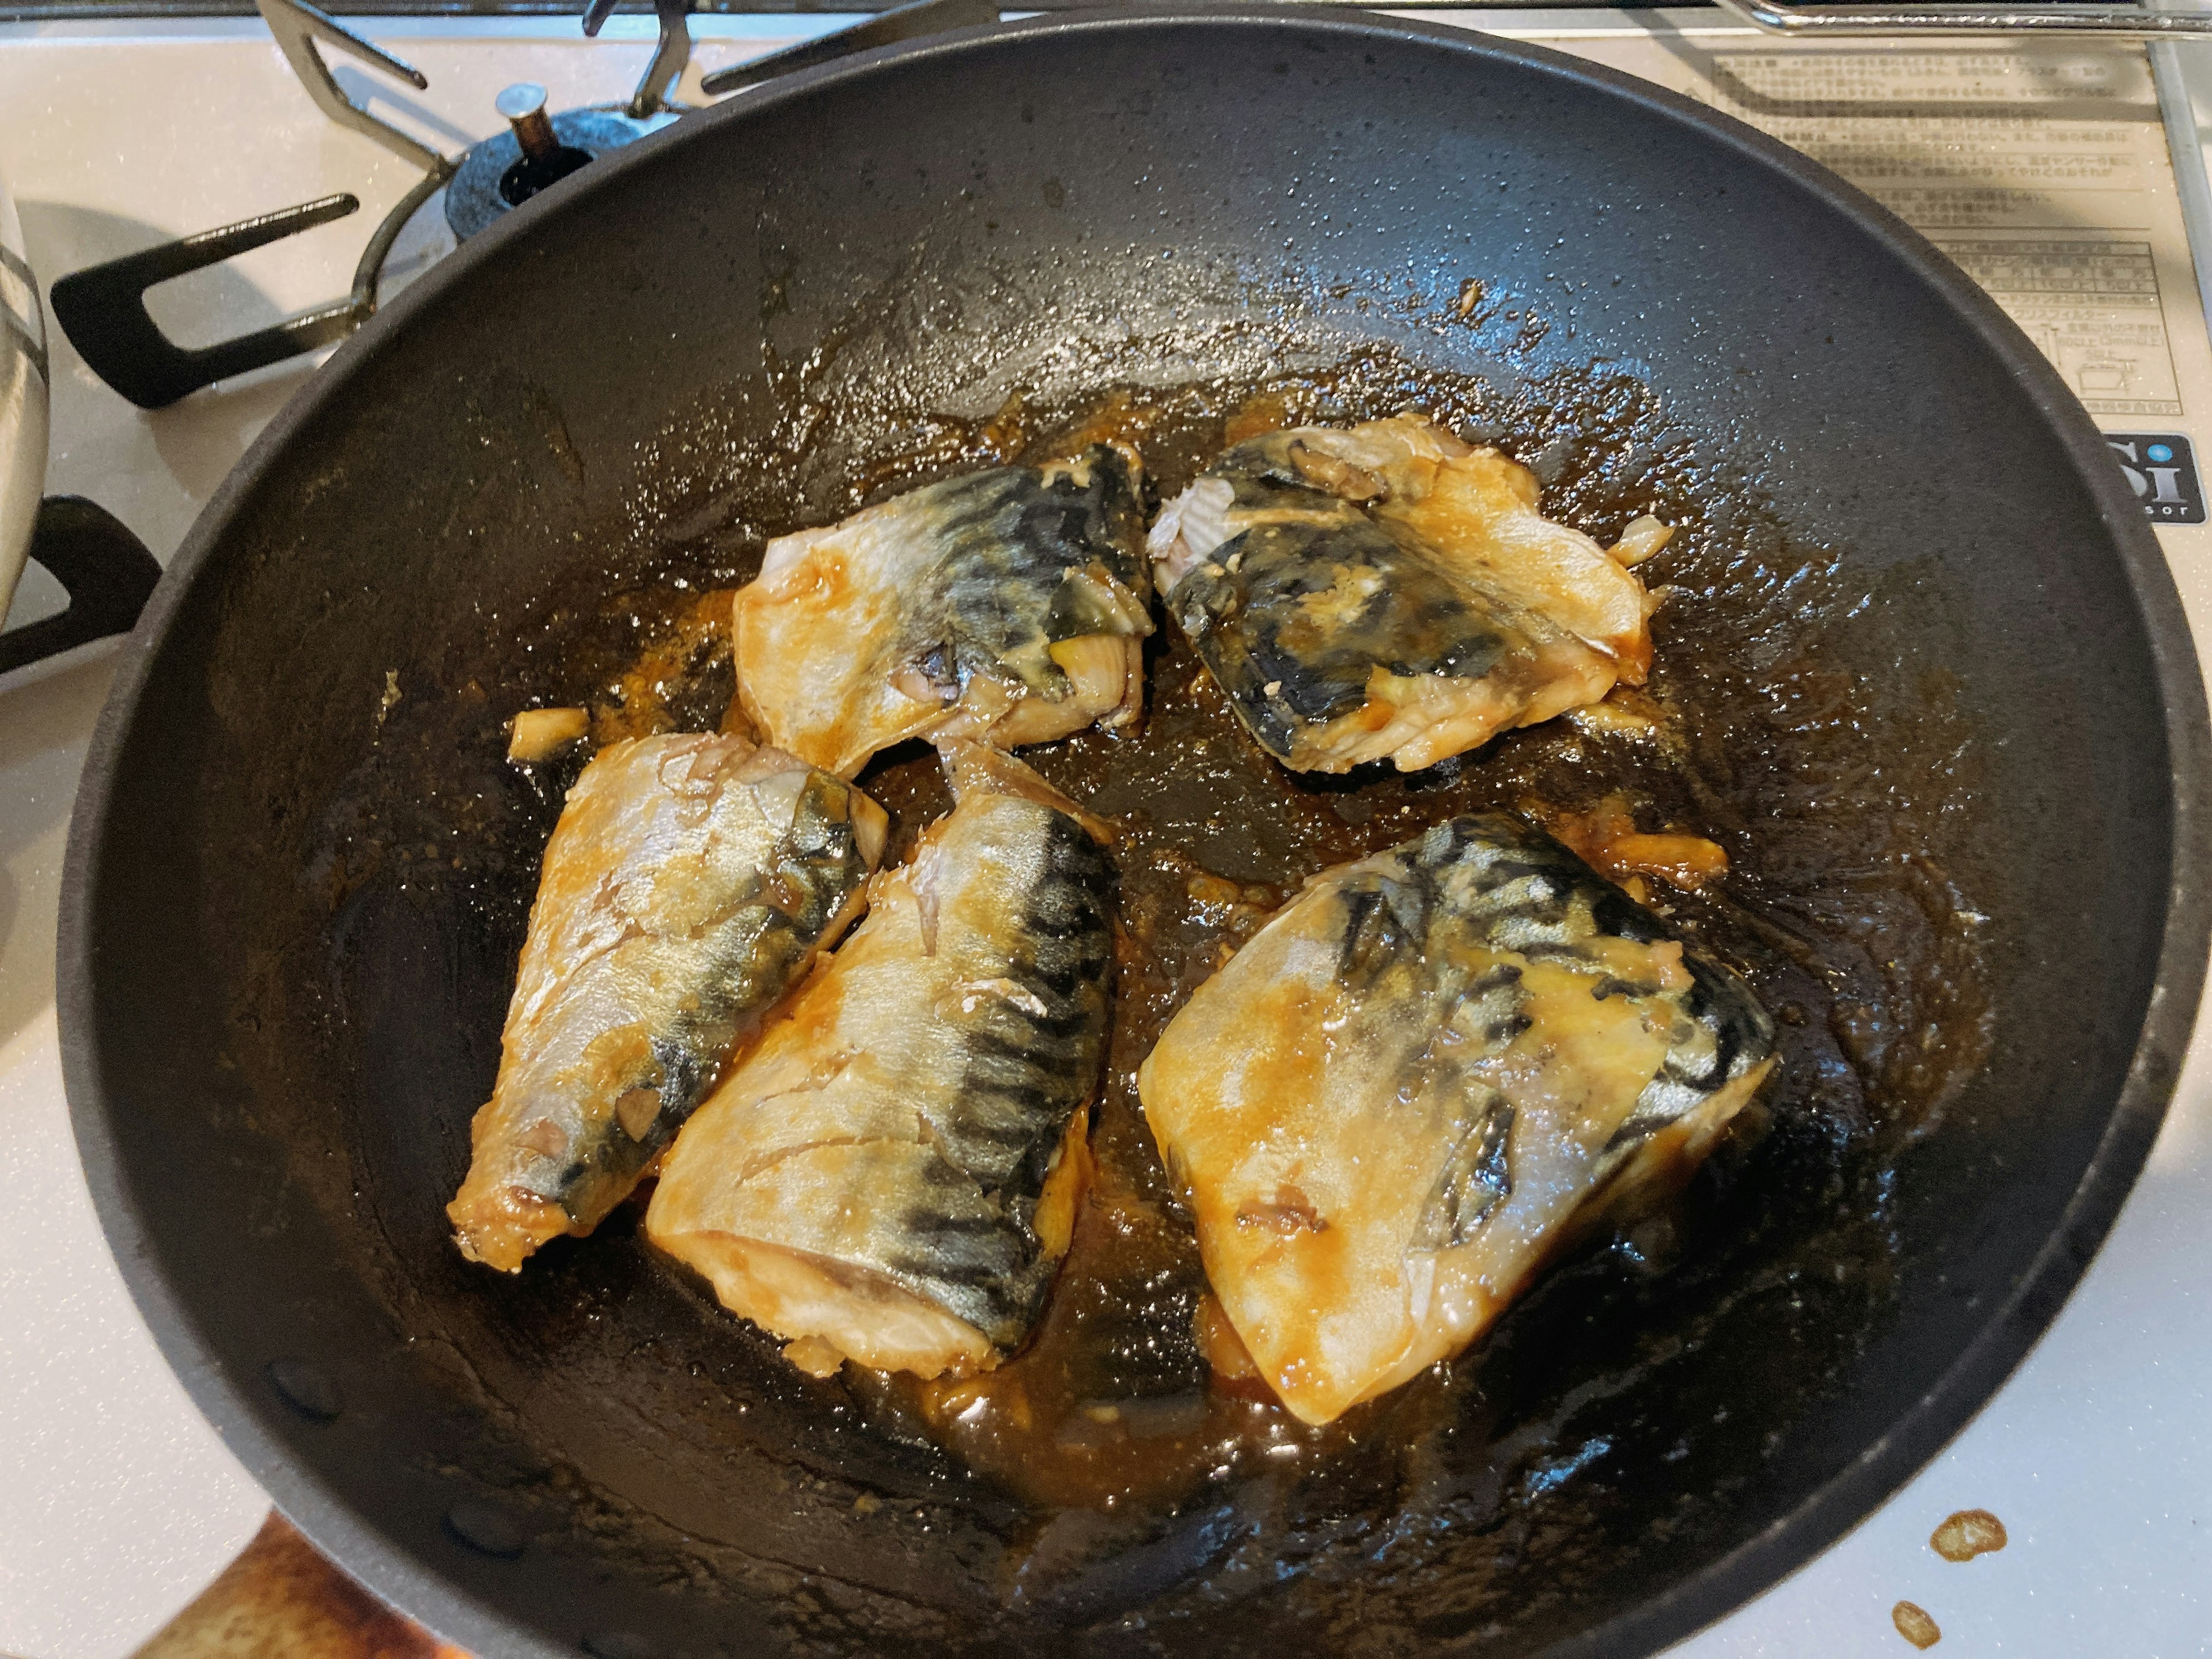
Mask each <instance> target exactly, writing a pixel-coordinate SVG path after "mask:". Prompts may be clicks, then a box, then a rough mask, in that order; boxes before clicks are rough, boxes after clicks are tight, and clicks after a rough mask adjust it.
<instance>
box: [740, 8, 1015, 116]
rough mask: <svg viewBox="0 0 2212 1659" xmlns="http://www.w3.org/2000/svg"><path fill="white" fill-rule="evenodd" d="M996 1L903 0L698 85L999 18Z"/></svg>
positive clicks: (752, 78) (758, 76) (744, 78)
mask: <svg viewBox="0 0 2212 1659" xmlns="http://www.w3.org/2000/svg"><path fill="white" fill-rule="evenodd" d="M999 5H1000V0H909V3H908V4H906V5H902V6H893V7H892V8H891V9H890V10H889V11H884V12H878V13H877V14H876V15H874V16H873V17H871V18H869V19H868V20H867V21H866V22H861V23H855V24H854V25H853V26H852V27H850V28H845V29H839V30H838V31H837V32H836V33H835V34H825V35H823V37H822V38H821V39H820V40H807V41H803V42H801V43H800V44H799V45H798V46H787V47H786V48H785V49H784V50H783V51H781V52H770V53H769V55H768V56H767V57H765V58H754V59H753V60H752V62H751V63H750V64H732V65H731V66H730V67H729V68H728V69H724V70H715V71H714V73H713V74H712V75H709V76H706V77H705V78H704V79H703V80H702V81H701V82H699V86H700V89H701V90H702V91H704V92H708V93H710V94H716V95H720V94H722V93H726V92H737V91H739V90H741V89H742V88H745V87H757V86H758V85H759V84H760V83H761V82H763V81H773V80H774V79H775V77H776V76H779V75H788V74H790V73H791V72H792V71H793V70H803V69H812V68H813V67H814V66H815V65H816V64H829V63H834V62H836V60H837V59H838V58H846V57H849V56H851V55H852V54H853V53H854V52H866V51H867V50H868V49H869V48H870V47H871V46H890V45H891V44H893V43H894V42H895V41H899V40H919V39H920V38H921V36H923V35H925V34H942V33H945V30H947V29H959V28H966V27H968V26H969V24H971V23H995V22H997V21H999Z"/></svg>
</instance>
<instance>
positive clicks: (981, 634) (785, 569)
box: [735, 444, 1152, 777]
mask: <svg viewBox="0 0 2212 1659" xmlns="http://www.w3.org/2000/svg"><path fill="white" fill-rule="evenodd" d="M1142 484H1143V474H1142V469H1141V467H1140V465H1139V463H1138V461H1137V459H1136V456H1135V454H1134V453H1133V452H1132V451H1129V450H1126V449H1123V448H1120V447H1115V446H1110V445H1106V444H1097V445H1093V446H1092V447H1090V448H1088V449H1086V450H1085V451H1084V452H1083V453H1081V454H1079V455H1077V456H1075V457H1074V458H1073V459H1068V460H1065V461H1055V462H1053V463H1051V464H1050V465H1046V466H1042V467H1027V466H1002V467H994V468H992V469H991V470H990V471H985V472H977V473H971V474H969V475H968V476H967V477H958V478H948V479H946V480H945V481H944V482H943V483H934V484H929V485H927V486H925V487H924V488H922V489H916V490H913V491H911V492H909V493H908V494H907V495H900V496H897V497H896V498H895V499H893V500H891V501H885V502H883V503H882V504H881V505H879V506H876V507H869V508H868V509H866V511H865V512H862V513H855V514H854V516H853V517H851V518H849V519H847V520H844V521H843V522H842V523H841V524H835V525H830V526H827V527H825V528H823V529H819V530H806V531H801V532H799V533H797V534H796V535H791V536H784V537H780V538H777V539H776V540H775V541H772V542H770V543H769V546H768V552H767V555H766V556H765V557H764V558H763V561H762V564H761V574H760V576H759V578H758V579H757V580H755V581H753V582H752V583H750V585H749V586H746V587H744V588H743V589H741V590H739V592H738V595H737V598H736V600H735V621H736V633H735V639H736V650H737V659H738V702H739V704H740V706H741V708H742V709H743V711H744V714H745V717H746V718H747V719H748V720H750V722H751V723H752V725H753V726H755V727H756V728H757V729H758V730H759V731H760V732H762V733H763V735H764V736H766V737H767V738H768V739H769V741H770V742H772V743H775V744H777V745H778V746H780V747H781V748H783V749H786V750H789V751H790V752H791V753H793V754H794V755H797V756H799V757H800V758H802V759H804V760H806V761H810V762H811V763H813V764H815V765H817V766H819V767H822V768H823V769H825V770H827V771H830V772H834V773H836V775H838V776H840V777H851V776H852V775H854V774H855V773H856V772H858V771H859V770H860V768H861V767H862V766H864V765H865V764H866V763H867V760H868V757H870V756H871V755H873V754H874V753H875V752H876V751H877V750H879V749H884V748H888V747H889V746H890V745H891V744H895V743H898V742H901V741H902V740H903V739H905V738H913V737H922V736H927V737H929V738H932V739H933V740H934V739H939V738H942V739H944V740H946V741H952V740H956V739H960V738H975V739H979V740H981V741H984V742H987V743H990V744H994V745H996V746H998V747H1000V748H1012V747H1015V746H1017V745H1018V744H1028V743H1042V742H1046V741H1048V740H1049V739H1051V738H1060V737H1065V736H1066V735H1067V734H1068V733H1070V732H1077V731H1080V730H1081V729H1082V728H1083V727H1085V726H1089V725H1091V724H1092V723H1094V722H1097V723H1098V724H1102V725H1105V726H1118V725H1123V724H1126V723H1127V722H1129V721H1131V720H1135V719H1136V718H1137V717H1138V715H1139V714H1140V713H1141V711H1142V709H1143V707H1144V681H1143V641H1144V638H1145V636H1146V635H1148V634H1150V633H1151V632H1152V613H1151V603H1152V581H1151V577H1150V575H1149V573H1148V571H1147V569H1146V563H1145V559H1144V550H1143V542H1144V508H1143V501H1142Z"/></svg>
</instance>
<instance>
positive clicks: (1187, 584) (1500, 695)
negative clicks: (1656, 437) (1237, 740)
mask: <svg viewBox="0 0 2212 1659" xmlns="http://www.w3.org/2000/svg"><path fill="white" fill-rule="evenodd" d="M1536 499H1537V495H1536V486H1535V480H1534V476H1533V475H1532V474H1530V473H1529V472H1528V469H1527V468H1525V467H1522V466H1521V465H1519V464H1518V463H1516V462H1514V461H1512V460H1510V459H1507V458H1506V457H1504V456H1503V455H1500V454H1499V453H1497V452H1496V451H1495V450H1477V449H1472V448H1470V447H1468V445H1466V444H1465V443H1462V441H1460V440H1459V439H1457V438H1456V437H1455V436H1454V435H1452V434H1451V433H1449V432H1448V431H1446V430H1444V429H1443V428H1441V427H1438V426H1436V425H1434V424H1433V423H1431V422H1427V421H1425V420H1423V419H1421V418H1420V417H1419V416H1410V415H1407V416H1395V417H1394V418H1392V419H1390V420H1388V421H1375V422H1368V423H1367V424H1365V425H1364V426H1358V427H1352V428H1324V427H1304V428H1297V430H1294V431H1289V432H1276V433H1271V434H1268V435H1266V436H1264V437H1261V438H1255V439H1253V440H1251V441H1248V442H1245V443H1242V444H1239V445H1237V446H1236V447H1234V448H1232V449H1231V450H1229V451H1228V452H1227V453H1225V454H1224V455H1223V456H1222V457H1221V458H1220V459H1219V460H1218V461H1216V462H1215V463H1214V465H1212V466H1211V467H1209V468H1208V469H1207V470H1206V472H1205V474H1204V475H1203V476H1201V477H1200V478H1199V480H1198V481H1197V482H1196V483H1194V484H1193V485H1192V486H1191V487H1190V489H1188V490H1186V491H1185V492H1184V493H1183V494H1182V495H1181V496H1179V497H1178V498H1177V499H1176V501H1173V502H1171V503H1170V504H1169V506H1168V507H1167V508H1166V509H1165V510H1164V511H1163V512H1162V513H1161V515H1160V518H1159V520H1158V523H1157V524H1156V525H1154V526H1153V528H1152V536H1151V549H1152V558H1153V561H1154V574H1155V577H1156V579H1157V580H1158V586H1159V588H1160V591H1161V592H1162V593H1163V594H1164V595H1165V596H1166V598H1167V601H1168V608H1169V610H1170V612H1172V613H1173V615H1174V616H1175V617H1176V621H1177V623H1179V624H1180V625H1181V626H1182V629H1183V631H1184V632H1185V633H1187V634H1188V635H1189V636H1190V638H1191V641H1192V642H1193V643H1194V645H1195V646H1196V647H1197V648H1198V653H1199V655H1200V658H1202V659H1204V661H1205V663H1206V667H1207V669H1208V671H1211V672H1212V675H1213V677H1214V678H1215V680H1216V681H1217V682H1218V684H1220V686H1221V688H1222V689H1223V690H1225V692H1227V693H1228V695H1229V698H1230V701H1231V706H1232V707H1233V708H1235V709H1236V711H1237V717H1238V718H1239V719H1240V720H1242V721H1243V723H1244V725H1245V726H1246V728H1247V729H1248V730H1249V731H1250V732H1251V733H1252V735H1253V736H1254V737H1255V738H1257V739H1258V740H1259V742H1260V744H1261V746H1262V747H1263V748H1265V749H1266V750H1267V751H1268V752H1269V753H1270V754H1272V755H1273V756H1275V757H1276V758H1278V759H1279V760H1281V761H1282V762H1283V763H1285V764H1286V765H1288V766H1291V767H1292V768H1294V769H1299V770H1310V771H1325V772H1341V771H1346V770H1348V769H1350V768H1352V767H1353V766H1356V765H1358V764H1359V763H1362V762H1364V761H1370V760H1378V759H1383V758H1388V759H1389V760H1390V761H1392V762H1393V763H1395V765H1396V766H1397V767H1398V769H1400V770H1401V771H1412V770H1415V769H1419V768H1421V767H1425V766H1430V765H1433V764H1434V763H1436V762H1437V761H1439V760H1442V759H1443V758H1445V757H1447V756H1450V755H1455V754H1458V753H1460V752H1462V751H1463V750H1468V749H1472V748H1474V747H1476V746H1478V745H1480V744H1483V743H1486V742H1487V741H1489V739H1490V738H1492V737H1493V736H1495V735H1496V734H1497V733H1498V732H1501V731H1504V730H1505V729H1506V728H1507V727H1509V726H1527V725H1532V724H1534V723H1535V722H1536V721H1539V720H1548V719H1550V718H1552V717H1553V715H1555V714H1563V713H1565V711H1566V710H1568V709H1570V708H1579V707H1582V706H1583V705H1585V704H1588V703H1592V702H1597V701H1598V700H1599V699H1600V698H1601V697H1603V696H1605V695H1606V693H1607V691H1609V690H1611V689H1612V688H1613V684H1615V682H1616V681H1621V680H1625V681H1626V682H1627V683H1629V684H1638V683H1640V682H1641V681H1642V679H1643V678H1644V671H1645V669H1646V668H1647V667H1648V666H1649V665H1650V633H1649V630H1648V629H1647V627H1646V625H1645V624H1646V619H1647V617H1649V615H1650V611H1651V608H1652V605H1653V601H1652V600H1651V599H1650V596H1649V595H1648V594H1647V593H1646V592H1644V587H1643V585H1642V584H1641V583H1640V582H1639V581H1638V580H1637V579H1636V578H1635V576H1633V575H1632V574H1630V573H1629V570H1628V568H1627V567H1628V564H1629V563H1631V562H1634V561H1635V560H1638V559H1640V558H1642V557H1644V556H1648V555H1649V553H1650V551H1652V550H1655V549H1656V547H1657V546H1661V545H1663V544H1664V543H1665V540H1666V535H1667V532H1666V531H1665V530H1664V528H1663V527H1662V526H1658V525H1657V524H1656V521H1643V523H1642V525H1641V526H1640V528H1639V534H1638V537H1637V538H1635V539H1633V540H1630V539H1628V538H1624V541H1623V543H1622V544H1621V545H1620V547H1618V548H1616V549H1615V550H1613V553H1611V554H1608V553H1607V550H1604V549H1601V548H1600V547H1599V546H1598V545H1597V544H1596V543H1595V542H1593V541H1591V540H1590V539H1589V538H1588V537H1587V536H1584V535H1583V534H1581V533H1580V532H1577V531H1574V530H1571V529H1568V528H1567V527H1565V526H1562V525H1558V524H1554V523H1553V522H1552V521H1550V520H1547V519H1545V518H1544V517H1542V516H1541V514H1540V513H1538V512H1537V511H1536Z"/></svg>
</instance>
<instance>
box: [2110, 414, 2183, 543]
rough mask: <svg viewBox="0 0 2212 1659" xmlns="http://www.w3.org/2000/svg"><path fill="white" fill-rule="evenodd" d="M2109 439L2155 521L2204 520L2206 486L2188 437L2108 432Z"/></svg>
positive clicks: (2144, 506)
mask: <svg viewBox="0 0 2212 1659" xmlns="http://www.w3.org/2000/svg"><path fill="white" fill-rule="evenodd" d="M2105 441H2106V443H2108V444H2110V445H2111V446H2112V454H2113V456H2114V457H2115V458H2116V459H2118V461H2119V464H2120V471H2123V472H2124V473H2126V474H2127V477H2128V483H2129V484H2130V486H2131V487H2132V488H2133V489H2134V490H2135V492H2136V500H2137V501H2141V502H2142V504H2143V511H2145V512H2146V513H2149V514H2150V516H2151V519H2152V520H2153V522H2154V523H2157V524H2203V522H2204V487H2203V484H2202V483H2200V482H2199V481H2198V479H2197V455H2196V452H2195V451H2193V450H2192V449H2191V447H2190V445H2189V440H2188V439H2187V438H2185V437H2184V436H2182V435H2181V434H2180V433H2179V432H2107V433H2106V435H2105Z"/></svg>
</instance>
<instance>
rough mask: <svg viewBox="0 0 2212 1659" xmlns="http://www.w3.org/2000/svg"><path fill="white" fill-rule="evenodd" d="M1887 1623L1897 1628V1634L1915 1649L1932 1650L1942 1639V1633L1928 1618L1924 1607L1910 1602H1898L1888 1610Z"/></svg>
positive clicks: (1933, 1621) (1934, 1622)
mask: <svg viewBox="0 0 2212 1659" xmlns="http://www.w3.org/2000/svg"><path fill="white" fill-rule="evenodd" d="M1889 1622H1890V1623H1891V1624H1893V1625H1894V1626H1897V1633H1898V1634H1899V1636H1902V1637H1903V1638H1905V1640H1906V1641H1908V1642H1910V1643H1911V1644H1912V1645H1913V1646H1914V1647H1916V1648H1923V1649H1926V1648H1932V1647H1934V1646H1935V1645H1936V1644H1937V1643H1938V1642H1940V1641H1942V1639H1943V1632H1942V1630H1941V1629H1940V1628H1939V1627H1938V1626H1937V1625H1936V1621H1935V1620H1933V1619H1930V1618H1929V1616H1928V1611H1927V1609H1926V1608H1924V1607H1917V1606H1916V1605H1915V1604H1914V1603H1912V1602H1911V1601H1899V1603H1898V1604H1897V1605H1896V1606H1895V1607H1892V1608H1891V1609H1890V1610H1889Z"/></svg>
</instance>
